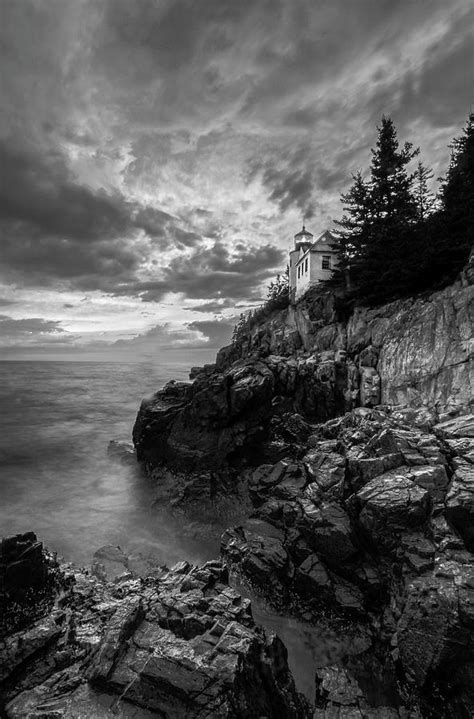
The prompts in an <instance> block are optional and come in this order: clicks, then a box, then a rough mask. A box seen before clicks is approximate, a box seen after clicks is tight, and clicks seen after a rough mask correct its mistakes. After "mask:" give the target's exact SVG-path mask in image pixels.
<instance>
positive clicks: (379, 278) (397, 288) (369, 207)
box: [351, 117, 419, 303]
mask: <svg viewBox="0 0 474 719" xmlns="http://www.w3.org/2000/svg"><path fill="white" fill-rule="evenodd" d="M418 152H419V150H418V149H415V150H414V149H413V145H412V144H411V143H409V142H406V143H405V144H404V146H403V147H402V148H400V146H399V143H398V139H397V132H396V129H395V126H394V124H393V122H392V120H391V119H390V118H389V117H383V118H382V123H381V125H380V127H379V128H378V138H377V144H376V148H375V149H373V150H372V163H371V167H370V179H369V180H368V183H367V188H368V190H367V193H366V195H365V196H364V202H363V204H362V203H360V204H359V210H360V212H361V218H362V229H361V231H360V233H359V236H358V246H357V249H356V253H355V257H354V262H353V270H352V271H351V278H352V282H353V288H354V291H356V293H357V295H358V297H359V299H362V300H365V301H368V302H371V303H377V302H383V301H386V300H389V299H392V298H393V297H396V296H400V295H401V294H404V293H405V292H406V291H407V290H408V288H409V286H411V283H412V274H413V264H414V262H415V264H416V258H415V257H413V255H414V248H413V246H412V245H411V243H410V235H411V233H412V230H413V226H414V224H415V222H416V218H417V212H416V201H415V197H414V195H413V192H412V185H413V180H414V176H413V174H412V173H409V172H408V165H409V163H410V162H411V161H412V159H413V158H414V157H415V156H416V155H417V154H418Z"/></svg>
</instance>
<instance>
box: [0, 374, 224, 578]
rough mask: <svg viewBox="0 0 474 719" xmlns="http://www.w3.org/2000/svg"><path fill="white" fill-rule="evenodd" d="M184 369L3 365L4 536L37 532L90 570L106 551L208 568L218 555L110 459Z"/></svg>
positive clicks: (0, 483)
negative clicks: (115, 442) (116, 442)
mask: <svg viewBox="0 0 474 719" xmlns="http://www.w3.org/2000/svg"><path fill="white" fill-rule="evenodd" d="M188 372H189V368H188V367H187V366H186V365H184V364H183V365H176V364H173V365H153V364H151V363H146V364H134V363H112V362H46V361H45V362H33V361H31V362H13V361H12V362H9V361H6V362H0V534H1V535H3V536H6V535H9V534H13V533H18V532H25V531H29V530H33V531H34V532H36V534H37V536H38V538H39V539H40V540H41V541H43V542H44V543H45V544H46V545H47V546H48V547H49V548H50V549H52V550H54V551H56V552H58V554H59V555H60V556H63V557H64V558H66V559H67V560H70V561H74V562H76V563H77V564H80V565H89V564H90V563H91V558H92V555H93V553H94V552H95V551H96V550H97V549H99V547H101V546H104V545H106V544H113V545H119V546H120V547H121V548H122V549H123V550H124V551H125V552H126V553H127V552H141V553H142V554H144V555H145V556H153V557H155V558H156V559H157V560H158V561H159V562H160V563H165V564H173V563H174V562H176V561H179V560H181V559H189V560H190V561H195V562H197V561H204V560H206V559H210V558H211V557H215V556H217V554H218V551H219V541H218V536H217V535H216V532H213V533H212V532H210V534H209V536H206V535H204V536H203V535H202V532H200V536H199V541H196V536H195V533H193V531H192V529H193V528H192V527H190V526H189V523H187V524H184V523H183V522H182V521H181V522H180V520H179V518H178V519H177V518H176V517H172V516H170V515H169V513H168V512H167V511H166V508H164V507H160V508H157V507H156V506H153V502H154V498H155V491H154V484H153V482H151V481H150V480H149V479H148V478H146V477H144V476H143V475H142V474H141V472H140V471H139V469H138V467H134V466H131V467H130V466H124V465H122V464H120V463H118V462H116V461H113V460H111V459H110V458H109V457H108V456H107V446H108V443H109V441H110V440H111V439H121V440H130V439H131V433H132V427H133V423H134V421H135V416H136V413H137V410H138V407H139V404H140V401H141V399H142V398H143V397H145V396H149V395H151V394H152V393H153V392H155V391H156V390H158V389H160V388H161V387H162V386H163V384H164V383H165V382H167V381H168V380H170V379H187V378H188Z"/></svg>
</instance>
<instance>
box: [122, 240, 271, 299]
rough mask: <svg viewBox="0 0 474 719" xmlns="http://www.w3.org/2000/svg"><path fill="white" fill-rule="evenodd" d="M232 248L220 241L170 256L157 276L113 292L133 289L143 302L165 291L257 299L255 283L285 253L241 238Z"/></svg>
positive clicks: (196, 296) (191, 296)
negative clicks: (184, 255)
mask: <svg viewBox="0 0 474 719" xmlns="http://www.w3.org/2000/svg"><path fill="white" fill-rule="evenodd" d="M232 249H233V251H232V252H231V251H230V250H229V247H228V246H227V245H225V244H224V243H223V242H215V243H214V245H213V246H212V247H210V248H206V247H199V248H197V249H195V250H194V251H193V252H192V253H191V255H189V256H188V257H175V258H174V259H173V260H171V262H170V264H169V266H168V267H166V268H164V269H163V270H162V276H161V278H160V279H158V280H156V281H150V282H136V283H134V284H132V285H123V286H119V287H117V288H116V290H115V293H116V294H118V295H124V294H131V293H133V294H136V295H139V296H140V297H141V299H142V300H144V301H146V302H154V301H158V300H161V299H162V298H163V297H164V295H165V294H167V293H168V292H178V293H182V294H184V295H185V297H187V298H189V299H208V298H210V297H216V298H220V297H223V298H226V299H227V300H229V299H230V298H233V299H242V298H247V297H251V298H253V299H258V297H257V294H258V289H259V286H260V285H261V283H262V282H263V281H265V280H266V279H268V278H269V277H272V276H273V275H274V274H275V272H276V271H277V270H281V269H282V265H283V263H284V257H285V253H284V252H283V251H282V250H280V249H279V248H277V247H274V246H273V245H264V246H262V247H255V246H252V245H248V244H245V243H242V242H239V243H237V244H236V245H234V247H233V248H232Z"/></svg>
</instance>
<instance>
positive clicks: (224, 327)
mask: <svg viewBox="0 0 474 719" xmlns="http://www.w3.org/2000/svg"><path fill="white" fill-rule="evenodd" d="M234 325H235V320H234V319H228V320H207V321H203V322H188V323H187V327H188V328H189V329H191V330H197V331H198V332H200V333H201V334H202V335H203V337H204V338H205V343H206V345H208V346H209V347H212V348H213V349H214V348H215V349H216V350H217V349H219V348H220V347H223V346H224V345H227V344H229V342H230V340H231V338H232V331H233V329H234Z"/></svg>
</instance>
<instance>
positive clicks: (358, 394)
mask: <svg viewBox="0 0 474 719" xmlns="http://www.w3.org/2000/svg"><path fill="white" fill-rule="evenodd" d="M473 282H474V255H473V256H472V257H471V262H470V264H469V265H468V266H467V267H466V268H465V270H464V271H463V272H462V274H461V276H460V277H459V279H458V281H457V282H456V283H455V284H454V285H452V286H449V287H447V288H446V289H444V290H442V291H440V292H436V293H433V294H430V295H427V296H423V297H416V298H409V299H405V300H398V301H396V302H392V303H390V304H387V305H383V306H381V307H378V308H376V309H367V308H364V307H357V308H355V309H354V310H353V312H352V313H351V314H350V315H349V316H348V317H344V316H343V315H342V314H341V312H340V311H338V301H337V298H336V297H335V296H334V295H332V294H331V293H325V294H324V293H323V294H321V293H319V292H318V291H317V290H312V291H310V292H309V293H308V294H307V295H306V297H304V298H303V299H302V300H301V301H300V302H298V303H297V304H296V305H295V306H294V307H290V308H289V309H288V310H285V311H282V312H276V313H274V314H273V315H272V316H271V317H269V318H268V319H266V320H265V321H264V322H262V323H261V324H260V325H257V326H256V327H254V328H253V329H252V330H251V331H250V332H248V333H247V334H246V335H243V336H241V337H240V338H239V340H238V342H237V343H236V344H235V345H231V346H229V347H226V348H224V349H222V350H221V351H220V353H219V354H218V357H217V368H218V369H221V370H222V369H225V368H226V367H228V366H229V364H231V363H232V362H234V361H235V360H236V359H239V358H248V357H249V356H254V355H258V356H260V357H265V356H268V355H280V356H284V357H289V356H293V357H307V356H312V357H314V358H315V359H316V360H317V361H319V362H326V363H327V362H331V361H336V362H346V363H347V365H348V373H347V385H346V391H347V395H348V399H349V398H351V399H352V400H353V401H354V402H355V403H356V404H360V405H362V406H373V405H374V404H378V403H381V404H391V405H394V404H395V405H409V406H412V407H414V406H417V407H421V406H424V407H428V408H429V409H430V410H433V411H434V412H436V413H438V414H439V415H445V414H446V413H459V412H465V411H469V408H472V401H473V391H472V390H473V349H474V340H473V335H474V333H473V326H474V302H473V300H474V286H473Z"/></svg>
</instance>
